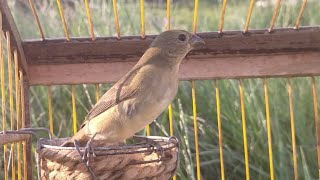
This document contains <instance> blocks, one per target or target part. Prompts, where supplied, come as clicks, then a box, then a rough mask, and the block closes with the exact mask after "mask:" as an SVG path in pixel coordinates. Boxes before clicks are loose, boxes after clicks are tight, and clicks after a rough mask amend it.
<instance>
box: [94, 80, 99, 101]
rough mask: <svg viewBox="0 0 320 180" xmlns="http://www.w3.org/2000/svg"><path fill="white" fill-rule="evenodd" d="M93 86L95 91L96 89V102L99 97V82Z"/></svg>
mask: <svg viewBox="0 0 320 180" xmlns="http://www.w3.org/2000/svg"><path fill="white" fill-rule="evenodd" d="M94 87H95V91H96V93H95V95H96V102H98V101H99V99H100V86H99V84H95V85H94Z"/></svg>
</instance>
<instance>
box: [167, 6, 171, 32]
mask: <svg viewBox="0 0 320 180" xmlns="http://www.w3.org/2000/svg"><path fill="white" fill-rule="evenodd" d="M170 1H171V0H167V24H166V26H167V27H166V28H167V30H170V16H171V15H170V13H171V7H170V6H171V5H170V4H171V2H170Z"/></svg>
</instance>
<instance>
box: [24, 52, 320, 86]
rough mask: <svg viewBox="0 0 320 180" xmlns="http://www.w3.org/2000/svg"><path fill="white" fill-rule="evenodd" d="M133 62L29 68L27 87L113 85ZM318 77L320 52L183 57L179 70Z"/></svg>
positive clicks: (199, 74)
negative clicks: (111, 83)
mask: <svg viewBox="0 0 320 180" xmlns="http://www.w3.org/2000/svg"><path fill="white" fill-rule="evenodd" d="M134 64H135V62H113V63H82V64H65V65H60V64H47V65H43V64H40V65H30V67H29V70H30V72H29V75H30V79H29V80H30V85H52V84H79V83H91V84H95V83H106V82H114V81H117V80H118V79H120V78H121V77H122V76H123V75H124V74H125V73H127V72H128V71H129V70H130V69H131V68H132V67H133V66H134ZM318 74H320V52H309V51H305V52H300V53H289V54H288V53H287V54H270V55H261V56H236V57H232V56H229V57H224V58H202V59H190V58H186V59H185V60H184V61H183V62H182V65H181V68H180V79H181V80H196V79H213V78H240V77H243V78H246V77H275V76H305V75H318Z"/></svg>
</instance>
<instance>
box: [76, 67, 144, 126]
mask: <svg viewBox="0 0 320 180" xmlns="http://www.w3.org/2000/svg"><path fill="white" fill-rule="evenodd" d="M141 67H142V66H137V67H135V68H133V69H132V70H131V71H130V72H129V73H128V74H126V75H125V76H124V77H123V78H121V79H120V80H119V81H118V82H117V83H116V84H115V85H114V86H112V87H111V88H110V89H109V90H108V91H107V92H106V93H105V94H104V95H103V96H102V97H101V98H100V100H99V101H98V102H97V103H96V104H95V105H94V107H93V108H92V109H91V110H90V111H89V113H88V115H87V116H86V118H85V120H84V122H83V123H82V125H81V128H83V127H84V126H85V125H86V124H87V123H88V122H89V121H90V120H91V119H93V118H95V117H97V116H98V115H100V114H101V113H103V112H105V111H106V110H108V109H110V108H112V107H113V106H115V105H117V104H119V103H120V102H122V101H124V100H126V99H129V98H130V97H132V95H134V94H135V92H136V91H137V88H136V87H134V86H133V84H132V83H131V82H132V79H133V78H134V77H135V76H136V74H137V73H138V71H139V69H140V68H141Z"/></svg>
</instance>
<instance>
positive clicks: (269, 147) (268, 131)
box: [263, 79, 274, 180]
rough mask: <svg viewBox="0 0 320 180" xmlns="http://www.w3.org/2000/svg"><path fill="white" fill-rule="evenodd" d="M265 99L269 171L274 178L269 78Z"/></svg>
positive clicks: (265, 82) (266, 84) (265, 89)
mask: <svg viewBox="0 0 320 180" xmlns="http://www.w3.org/2000/svg"><path fill="white" fill-rule="evenodd" d="M263 90H264V99H265V105H266V121H267V136H268V153H269V171H270V179H271V180H274V168H273V153H272V136H271V120H270V109H269V94H268V80H267V79H264V81H263Z"/></svg>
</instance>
